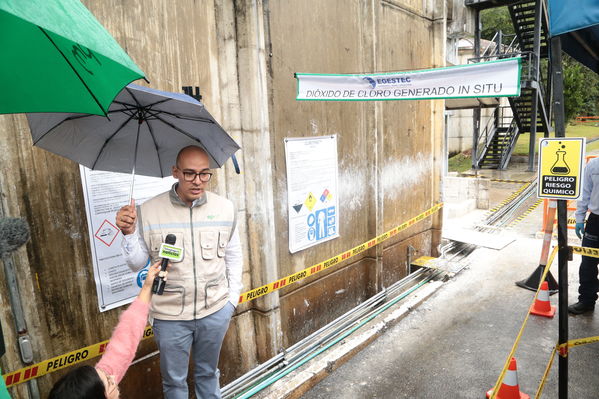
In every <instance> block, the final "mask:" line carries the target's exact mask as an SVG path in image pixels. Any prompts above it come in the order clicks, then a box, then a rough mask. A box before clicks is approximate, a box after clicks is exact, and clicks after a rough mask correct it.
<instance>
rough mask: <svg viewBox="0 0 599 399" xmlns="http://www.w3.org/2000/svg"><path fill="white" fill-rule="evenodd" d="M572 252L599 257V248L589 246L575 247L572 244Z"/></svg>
mask: <svg viewBox="0 0 599 399" xmlns="http://www.w3.org/2000/svg"><path fill="white" fill-rule="evenodd" d="M570 248H572V252H574V253H575V254H580V255H583V256H590V257H591V258H599V248H589V247H575V246H571V247H570Z"/></svg>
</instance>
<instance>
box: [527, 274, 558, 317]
mask: <svg viewBox="0 0 599 399" xmlns="http://www.w3.org/2000/svg"><path fill="white" fill-rule="evenodd" d="M530 313H532V314H536V315H539V316H545V317H553V315H555V306H551V302H549V285H548V284H547V281H543V282H542V283H541V291H539V295H538V296H537V299H536V300H535V303H534V304H533V305H532V307H531V308H530Z"/></svg>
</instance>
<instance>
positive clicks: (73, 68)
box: [38, 26, 108, 116]
mask: <svg viewBox="0 0 599 399" xmlns="http://www.w3.org/2000/svg"><path fill="white" fill-rule="evenodd" d="M38 28H40V30H41V31H42V33H43V34H44V35H46V37H47V38H48V40H49V41H50V43H52V45H53V46H54V47H55V48H56V50H58V52H59V53H60V55H62V58H64V60H65V61H66V63H67V64H69V66H70V67H71V69H72V70H73V72H75V75H77V77H78V78H79V80H80V81H81V83H82V84H83V86H85V89H86V90H87V92H88V93H89V94H90V96H92V98H93V99H94V101H95V103H96V104H98V107H100V110H101V111H102V113H103V114H104V116H108V113H107V112H106V110H105V109H104V107H103V106H102V104H100V101H98V99H97V98H96V95H95V94H94V93H93V92H92V91H91V89H90V88H89V86H88V85H87V83H85V81H84V80H83V78H82V77H81V75H79V72H77V70H76V69H75V67H74V66H73V64H71V61H69V59H68V58H67V57H66V56H65V55H64V53H63V52H62V50H61V49H60V48H59V47H58V46H57V45H56V43H54V40H52V38H51V37H50V35H48V32H46V30H45V29H44V28H42V27H41V26H38ZM88 50H89V49H88ZM90 51H91V50H90Z"/></svg>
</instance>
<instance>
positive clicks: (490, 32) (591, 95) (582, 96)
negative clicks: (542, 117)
mask: <svg viewBox="0 0 599 399" xmlns="http://www.w3.org/2000/svg"><path fill="white" fill-rule="evenodd" d="M481 23H482V30H481V36H482V38H483V39H487V40H491V39H492V38H493V36H494V35H495V33H496V32H497V31H499V30H501V31H502V32H503V34H504V35H510V34H514V32H515V31H514V25H513V24H512V19H511V17H510V13H509V10H508V8H507V7H496V8H491V9H488V10H483V11H482V12H481ZM504 43H505V42H504ZM541 70H542V75H543V76H544V79H546V77H547V62H546V60H541ZM564 98H565V101H564V107H565V113H566V121H570V120H571V119H572V118H574V117H576V116H578V115H599V76H598V75H597V74H595V73H594V72H592V71H591V70H589V69H587V68H586V67H584V66H582V65H581V64H579V63H578V62H577V61H574V60H573V59H572V58H570V57H569V56H567V55H565V54H564Z"/></svg>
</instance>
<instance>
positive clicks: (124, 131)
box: [27, 84, 239, 177]
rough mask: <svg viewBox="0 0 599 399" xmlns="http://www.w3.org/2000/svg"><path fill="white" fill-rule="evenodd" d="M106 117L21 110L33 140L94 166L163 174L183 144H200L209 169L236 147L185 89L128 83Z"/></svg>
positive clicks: (55, 151) (165, 173)
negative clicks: (172, 90) (181, 92)
mask: <svg viewBox="0 0 599 399" xmlns="http://www.w3.org/2000/svg"><path fill="white" fill-rule="evenodd" d="M108 117H109V118H105V117H102V116H97V115H88V114H84V115H82V114H63V113H60V114H58V113H48V114H27V119H28V121H29V126H30V128H31V134H32V136H33V144H34V145H36V146H38V147H41V148H43V149H46V150H48V151H50V152H53V153H55V154H58V155H61V156H63V157H65V158H68V159H71V160H73V161H75V162H78V163H80V164H82V165H85V166H87V167H88V168H91V169H96V170H105V171H110V172H123V173H129V172H134V173H137V174H141V175H144V176H155V177H165V176H169V175H171V166H173V165H174V164H175V161H176V157H177V154H178V152H179V151H180V150H181V149H182V148H184V147H186V146H189V145H197V146H200V147H202V148H204V149H205V150H206V152H207V153H208V156H209V157H210V167H211V168H216V167H220V166H222V165H223V164H224V163H225V161H226V160H227V159H228V158H229V157H231V156H232V155H233V154H234V153H235V151H237V150H238V149H239V146H238V145H237V143H235V141H234V140H233V139H232V138H231V137H230V136H229V135H228V134H227V133H226V132H225V131H224V130H223V128H222V127H221V126H220V125H219V124H218V123H217V122H216V121H215V120H214V118H213V117H212V116H211V115H210V114H209V113H208V111H206V109H205V108H204V105H203V104H202V103H200V102H199V101H197V100H195V99H194V98H192V97H190V96H188V95H185V94H179V93H169V92H164V91H160V90H155V89H150V88H147V87H142V86H138V85H135V84H130V85H128V86H127V87H126V88H125V89H123V90H122V91H121V92H120V93H119V94H118V96H117V97H116V98H115V100H114V101H113V103H112V104H111V105H110V108H109V110H108Z"/></svg>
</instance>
